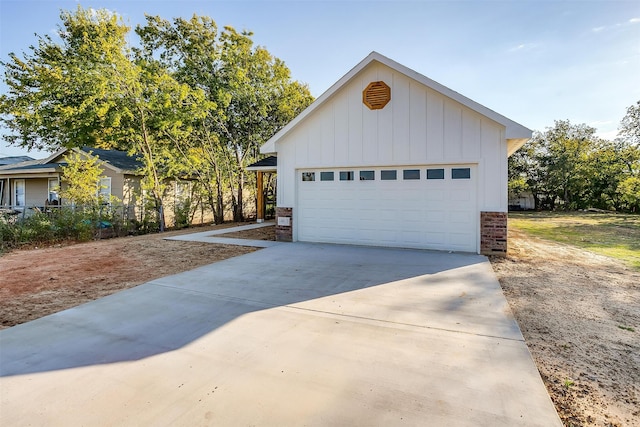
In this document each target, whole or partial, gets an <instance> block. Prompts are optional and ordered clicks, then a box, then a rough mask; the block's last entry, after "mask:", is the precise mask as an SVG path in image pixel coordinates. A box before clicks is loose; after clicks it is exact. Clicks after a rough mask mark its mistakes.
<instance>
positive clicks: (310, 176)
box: [302, 172, 316, 181]
mask: <svg viewBox="0 0 640 427" xmlns="http://www.w3.org/2000/svg"><path fill="white" fill-rule="evenodd" d="M302 180H303V181H315V180H316V173H315V172H302Z"/></svg>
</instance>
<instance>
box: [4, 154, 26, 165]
mask: <svg viewBox="0 0 640 427" xmlns="http://www.w3.org/2000/svg"><path fill="white" fill-rule="evenodd" d="M30 160H33V157H29V156H9V157H0V166H6V165H13V164H15V163H22V162H28V161H30Z"/></svg>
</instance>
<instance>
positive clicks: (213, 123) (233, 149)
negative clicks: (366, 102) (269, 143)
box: [136, 16, 313, 220]
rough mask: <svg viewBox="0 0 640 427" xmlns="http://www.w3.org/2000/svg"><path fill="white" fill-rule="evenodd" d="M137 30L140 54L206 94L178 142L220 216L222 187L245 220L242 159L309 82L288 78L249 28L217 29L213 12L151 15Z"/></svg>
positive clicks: (298, 106) (302, 98)
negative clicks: (203, 106) (204, 107)
mask: <svg viewBox="0 0 640 427" xmlns="http://www.w3.org/2000/svg"><path fill="white" fill-rule="evenodd" d="M136 31H137V33H138V35H139V36H140V38H141V40H142V49H141V53H142V54H143V55H144V57H145V58H147V59H149V60H155V61H157V62H158V63H159V64H161V66H163V67H164V68H165V69H167V70H169V71H170V72H171V73H172V75H173V76H175V78H176V79H178V80H179V81H180V82H181V83H184V84H187V85H189V86H190V87H192V88H198V89H200V90H202V91H203V92H204V93H205V94H206V97H207V100H208V101H209V102H211V105H212V108H211V109H210V110H209V112H208V114H207V115H206V116H205V117H203V118H202V119H201V120H200V121H199V122H198V124H197V125H196V126H195V132H194V133H193V134H192V136H193V138H191V140H184V141H182V143H181V144H176V147H177V148H179V151H180V152H181V153H182V156H183V159H184V161H185V164H187V165H190V166H191V170H192V173H193V174H194V175H195V176H197V177H198V178H199V180H200V181H201V183H202V185H203V188H205V189H206V190H207V199H208V200H209V201H210V205H211V208H212V210H213V211H214V213H215V214H216V217H217V220H221V218H222V216H223V189H224V188H226V189H227V190H228V194H230V196H231V197H230V200H231V208H232V212H233V217H234V219H235V220H242V219H243V218H244V209H243V201H244V198H245V197H244V188H245V183H246V180H247V177H246V175H245V167H246V165H247V163H249V162H251V161H253V160H255V159H256V158H257V157H258V148H259V146H260V145H261V144H262V143H264V142H265V141H266V140H267V139H268V138H270V137H271V136H272V135H273V134H274V133H275V132H277V131H278V130H279V129H280V128H281V127H282V126H284V125H285V124H286V123H288V122H289V121H290V120H291V119H293V117H295V116H296V115H297V114H298V113H299V112H300V111H302V109H304V108H306V107H307V106H308V105H309V104H310V103H311V101H312V100H313V98H312V97H311V95H310V93H309V90H308V88H307V86H306V85H303V84H301V83H299V82H296V81H292V79H291V74H290V71H289V69H288V68H287V67H286V66H285V64H284V63H283V62H282V61H281V60H279V59H277V58H275V57H273V56H272V55H271V54H270V53H269V52H268V51H267V50H266V49H264V48H262V47H256V46H254V44H253V40H252V38H251V37H252V33H250V32H237V31H236V30H235V29H233V28H232V27H225V28H224V30H223V31H222V32H221V33H218V28H217V26H216V24H215V22H214V21H213V20H211V18H207V17H199V16H193V17H192V18H191V19H190V20H185V19H182V18H178V19H174V20H173V21H172V22H170V21H166V20H163V19H161V18H159V17H152V16H148V17H147V22H146V25H145V26H141V27H138V28H137V30H136Z"/></svg>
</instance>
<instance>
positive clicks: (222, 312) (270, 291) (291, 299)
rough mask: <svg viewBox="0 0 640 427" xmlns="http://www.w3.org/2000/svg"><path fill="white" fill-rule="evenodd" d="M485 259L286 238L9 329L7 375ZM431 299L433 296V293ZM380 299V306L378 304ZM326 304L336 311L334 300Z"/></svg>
mask: <svg viewBox="0 0 640 427" xmlns="http://www.w3.org/2000/svg"><path fill="white" fill-rule="evenodd" d="M478 263H486V258H485V257H482V256H477V255H467V254H448V253H441V252H433V251H417V250H402V249H385V248H368V247H350V246H337V245H324V244H305V243H292V244H286V245H278V246H274V247H271V248H267V249H263V250H260V251H257V252H253V253H251V254H247V255H243V256H240V257H237V258H232V259H228V260H225V261H221V262H218V263H215V264H211V265H208V266H205V267H201V268H198V269H195V270H192V271H188V272H185V273H181V274H177V275H174V276H168V277H164V278H162V279H158V280H155V281H152V282H149V283H146V284H143V285H140V286H138V287H136V288H132V289H128V290H125V291H122V292H119V293H117V294H114V295H110V296H108V297H105V298H102V299H99V300H96V301H93V302H90V303H87V304H84V305H81V306H78V307H75V308H72V309H69V310H66V311H63V312H60V313H56V314H53V315H50V316H47V317H44V318H41V319H38V320H35V321H32V322H29V323H25V324H22V325H18V326H14V327H12V328H9V329H6V330H3V331H0V376H2V377H7V376H13V375H22V374H29V373H36V372H45V371H53V370H60V369H69V368H77V367H83V366H91V365H99V364H109V363H116V362H123V361H134V360H140V359H144V358H147V357H150V356H154V355H157V354H161V353H165V352H170V351H173V350H177V349H179V348H181V347H184V346H185V345H187V344H189V343H192V342H194V341H196V340H198V339H199V338H200V337H202V336H204V335H206V334H209V333H212V332H213V331H215V330H216V329H218V328H220V327H221V326H224V325H225V324H227V323H229V322H231V321H233V320H234V319H237V318H239V317H241V316H243V315H246V314H249V313H252V312H254V311H258V310H264V309H268V308H273V307H280V306H291V305H295V304H300V303H305V302H309V301H312V300H316V299H320V298H324V297H328V296H334V295H335V296H337V295H341V294H345V293H349V292H353V291H358V290H363V289H368V288H372V287H375V286H379V285H382V284H386V283H391V282H397V281H402V280H406V279H410V278H415V277H418V276H428V275H435V274H437V273H441V272H444V271H449V270H455V269H459V268H461V267H468V266H472V265H476V264H478ZM473 274H475V273H473ZM421 280H423V281H424V285H425V286H429V285H430V284H429V281H428V280H426V279H423V278H421ZM445 285H446V283H445ZM407 298H411V295H407ZM422 298H424V299H425V300H426V299H428V292H427V293H425V294H424V295H423V297H422ZM406 302H407V306H406V307H404V309H405V310H419V307H416V306H415V304H414V303H415V302H416V301H415V300H414V301H412V300H407V301H406ZM438 304H441V305H443V310H445V309H446V310H458V309H460V308H461V304H463V303H462V302H460V301H440V302H438ZM447 304H449V306H448V307H446V305H447ZM302 306H303V305H302ZM371 307H372V308H371V310H375V302H374V303H372V305H371ZM326 309H327V311H328V312H332V313H333V312H334V311H333V310H334V309H333V308H332V307H331V306H329V307H326ZM396 310H397V311H399V312H401V311H402V310H403V308H402V307H396ZM274 315H276V314H274Z"/></svg>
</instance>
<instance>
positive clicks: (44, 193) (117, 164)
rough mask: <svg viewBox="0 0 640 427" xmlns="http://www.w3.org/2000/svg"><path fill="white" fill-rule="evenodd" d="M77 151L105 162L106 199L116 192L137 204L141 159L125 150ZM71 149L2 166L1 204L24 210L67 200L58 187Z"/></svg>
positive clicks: (102, 187) (102, 181) (103, 193)
mask: <svg viewBox="0 0 640 427" xmlns="http://www.w3.org/2000/svg"><path fill="white" fill-rule="evenodd" d="M76 150H77V151H79V152H82V153H84V154H85V155H87V156H89V155H90V154H89V153H91V155H93V156H97V157H98V158H99V160H100V161H101V166H102V168H103V177H102V178H101V179H100V183H99V184H100V190H99V192H100V195H101V196H103V197H104V198H105V200H108V199H109V196H111V195H113V196H115V197H117V198H118V199H120V200H122V202H123V204H125V205H134V204H135V194H136V192H137V191H138V190H139V187H140V173H139V171H138V170H139V169H140V168H141V167H142V163H141V162H140V161H138V160H136V159H135V158H134V157H130V156H128V155H127V153H126V152H124V151H116V150H100V149H94V148H88V147H83V148H82V149H76ZM67 151H68V150H67V149H66V148H65V149H61V150H59V151H57V152H56V153H54V154H52V155H51V156H49V157H48V158H46V159H40V160H30V161H25V162H20V163H15V164H12V165H8V166H2V167H0V189H3V190H4V191H2V192H1V193H0V206H3V207H12V208H13V209H17V210H22V209H24V208H25V207H26V208H31V207H38V208H42V207H44V206H47V205H50V204H54V205H55V204H61V203H62V202H63V201H62V200H60V197H59V195H58V189H59V188H60V176H61V173H62V167H63V166H64V165H65V164H66V163H65V160H64V157H65V154H66V153H67ZM96 184H98V183H96ZM63 185H64V184H63Z"/></svg>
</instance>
